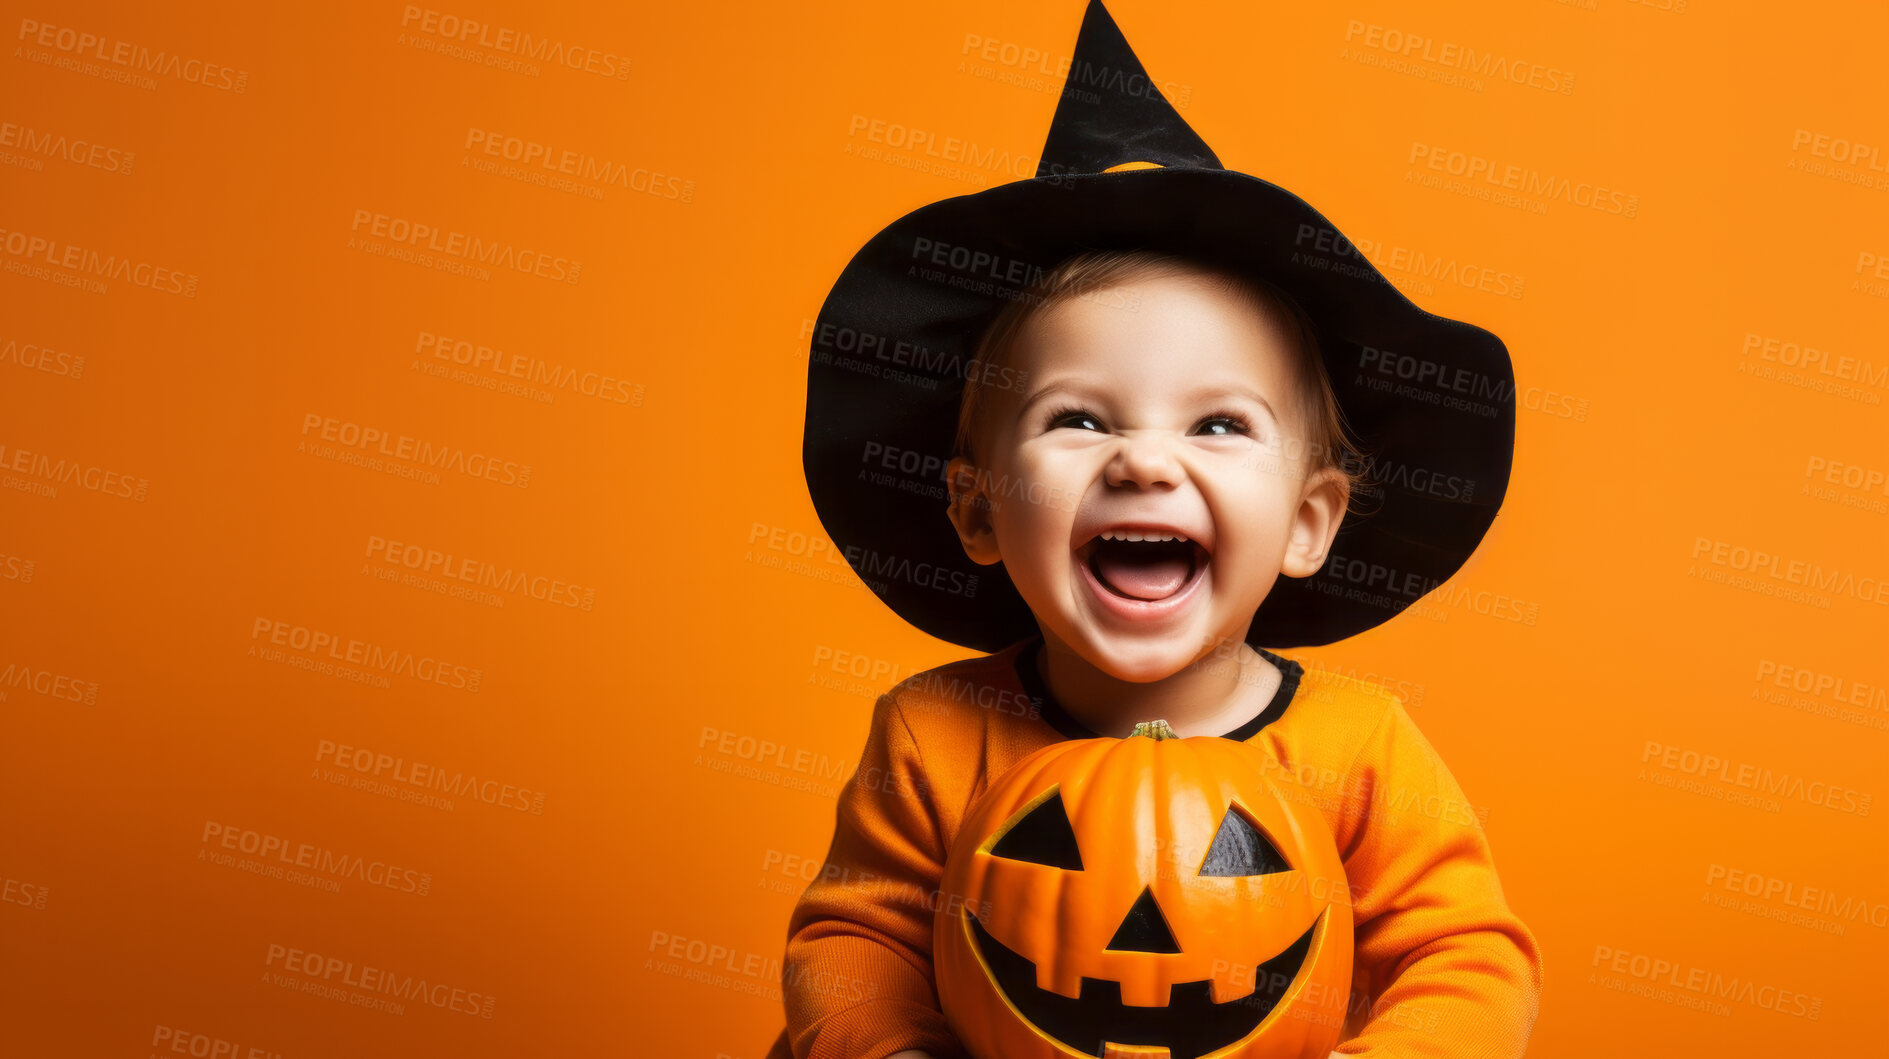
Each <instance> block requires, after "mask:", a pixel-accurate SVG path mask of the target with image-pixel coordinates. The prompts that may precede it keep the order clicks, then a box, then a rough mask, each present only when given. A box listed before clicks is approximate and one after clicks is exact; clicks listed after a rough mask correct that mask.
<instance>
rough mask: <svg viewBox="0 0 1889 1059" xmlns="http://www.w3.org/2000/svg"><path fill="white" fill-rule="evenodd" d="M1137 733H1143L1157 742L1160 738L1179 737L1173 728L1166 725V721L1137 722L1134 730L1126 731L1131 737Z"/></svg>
mask: <svg viewBox="0 0 1889 1059" xmlns="http://www.w3.org/2000/svg"><path fill="white" fill-rule="evenodd" d="M1138 735H1145V736H1147V737H1148V738H1149V739H1153V740H1155V741H1157V742H1158V741H1160V740H1162V739H1179V738H1180V736H1178V735H1176V734H1175V733H1174V729H1172V728H1169V727H1168V723H1167V722H1166V721H1141V722H1138V723H1137V724H1136V725H1135V730H1134V731H1132V732H1130V733H1128V738H1130V739H1133V738H1134V737H1136V736H1138Z"/></svg>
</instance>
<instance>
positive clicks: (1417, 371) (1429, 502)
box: [802, 167, 1515, 651]
mask: <svg viewBox="0 0 1889 1059" xmlns="http://www.w3.org/2000/svg"><path fill="white" fill-rule="evenodd" d="M1097 249H1151V250H1161V251H1167V252H1170V253H1175V254H1179V255H1184V256H1187V257H1191V258H1194V259H1197V260H1202V261H1206V262H1209V263H1212V264H1215V265H1219V266H1223V267H1227V268H1232V269H1237V270H1239V271H1241V272H1243V273H1246V274H1249V275H1252V276H1256V277H1258V278H1260V279H1264V280H1266V281H1267V282H1269V283H1272V284H1273V285H1275V286H1277V287H1279V288H1281V289H1283V290H1284V291H1286V292H1287V293H1289V294H1290V295H1292V296H1293V297H1294V298H1295V299H1297V300H1298V302H1299V303H1300V305H1301V306H1302V307H1303V308H1304V309H1305V311H1306V313H1307V315H1308V316H1310V318H1311V320H1312V323H1313V326H1314V328H1315V329H1316V331H1317V333H1318V336H1319V344H1320V348H1321V351H1322V354H1323V356H1324V359H1325V364H1326V368H1327V372H1328V374H1329V375H1330V377H1331V382H1332V387H1333V390H1334V392H1335V393H1336V395H1337V398H1338V402H1339V405H1340V408H1341V410H1342V412H1343V415H1344V418H1345V421H1346V423H1347V425H1348V426H1349V428H1350V429H1351V432H1352V434H1353V436H1354V438H1355V439H1356V440H1357V441H1358V442H1359V443H1360V445H1361V448H1362V450H1363V452H1364V453H1365V454H1366V457H1367V460H1368V461H1369V462H1368V464H1367V471H1368V472H1369V477H1370V479H1371V480H1370V481H1369V482H1368V483H1367V486H1366V488H1365V490H1364V495H1363V496H1362V497H1360V498H1358V499H1359V501H1360V502H1359V503H1357V505H1356V506H1357V507H1358V509H1359V510H1357V511H1354V512H1352V513H1351V514H1349V515H1347V517H1346V518H1345V520H1344V523H1343V525H1342V526H1341V527H1340V529H1339V531H1338V535H1337V539H1336V542H1335V544H1334V546H1333V549H1332V558H1331V560H1330V561H1328V562H1327V564H1326V566H1325V568H1324V569H1323V570H1321V571H1320V573H1319V574H1317V575H1314V576H1313V577H1310V578H1305V579H1292V578H1283V577H1282V578H1281V579H1280V580H1279V581H1278V582H1277V583H1275V585H1274V586H1273V588H1272V590H1271V592H1270V593H1269V594H1268V596H1267V598H1266V600H1265V602H1264V604H1262V605H1261V607H1260V609H1259V611H1258V613H1257V614H1256V615H1255V616H1254V620H1253V624H1252V627H1251V630H1250V632H1249V634H1248V636H1247V640H1248V642H1249V643H1251V644H1253V645H1254V646H1259V647H1298V646H1308V645H1317V644H1325V643H1330V642H1333V641H1335V640H1340V639H1343V638H1345V637H1347V636H1352V635H1354V634H1356V633H1359V632H1362V631H1364V630H1366V629H1369V628H1371V627H1373V626H1375V625H1378V624H1379V623H1381V622H1383V621H1385V620H1387V619H1389V618H1390V617H1392V616H1394V615H1395V614H1397V613H1398V612H1400V611H1402V610H1403V609H1405V608H1406V607H1408V606H1409V605H1410V604H1412V603H1415V602H1416V601H1417V600H1418V599H1420V598H1422V596H1423V595H1425V594H1427V593H1428V592H1429V591H1431V590H1432V589H1434V588H1435V587H1436V586H1438V585H1439V584H1441V583H1442V582H1443V581H1444V580H1446V579H1448V578H1449V577H1450V576H1451V575H1453V574H1454V573H1456V571H1457V570H1458V569H1460V568H1461V566H1462V564H1463V563H1464V562H1465V561H1466V560H1467V559H1468V557H1469V555H1470V554H1471V553H1472V552H1473V551H1474V550H1475V548H1476V545H1477V544H1478V543H1479V542H1480V541H1481V540H1482V538H1483V536H1484V534H1485V533H1487V532H1488V529H1489V526H1490V524H1491V523H1492V522H1493V521H1494V519H1495V516H1496V512H1497V510H1498V509H1499V508H1500V506H1501V503H1502V498H1503V495H1504V494H1505V493H1506V491H1507V489H1508V479H1509V467H1510V463H1511V460H1512V456H1513V450H1514V439H1515V384H1514V372H1513V368H1512V366H1511V364H1510V361H1509V355H1508V350H1507V349H1506V348H1505V347H1504V346H1503V344H1502V342H1501V340H1499V339H1498V338H1496V336H1495V335H1493V334H1490V333H1489V332H1488V331H1485V330H1483V329H1481V328H1479V327H1475V326H1473V325H1470V324H1467V323H1463V322H1460V321H1456V320H1450V319H1447V318H1444V317H1440V316H1435V315H1432V314H1430V313H1427V312H1424V311H1423V310H1422V309H1420V308H1418V307H1417V306H1416V305H1414V304H1413V303H1412V302H1411V301H1410V300H1409V299H1408V298H1406V297H1404V296H1403V294H1402V293H1401V292H1399V291H1398V290H1397V289H1396V288H1395V287H1393V286H1392V285H1391V284H1390V282H1389V281H1388V280H1386V279H1385V278H1384V277H1383V275H1382V274H1381V273H1379V272H1378V270H1377V269H1376V268H1375V267H1374V266H1373V265H1372V264H1371V263H1370V262H1369V261H1368V260H1366V259H1365V257H1364V256H1363V254H1362V253H1361V252H1359V251H1357V250H1356V249H1355V247H1354V245H1353V244H1351V243H1350V242H1349V241H1347V240H1345V239H1344V237H1343V236H1342V234H1340V233H1339V232H1338V230H1337V227H1336V226H1335V225H1333V224H1332V223H1331V222H1330V221H1328V220H1326V219H1325V217H1323V216H1322V215H1321V214H1319V212H1318V211H1317V210H1314V209H1313V208H1312V207H1311V206H1310V205H1308V204H1307V203H1306V202H1304V201H1303V200H1302V199H1300V198H1299V197H1298V196H1296V195H1294V194H1292V193H1291V192H1289V191H1286V190H1285V189H1283V188H1280V187H1278V186H1276V185H1274V184H1270V183H1268V182H1266V181H1264V180H1260V179H1258V178H1255V177H1252V176H1248V175H1246V174H1244V173H1239V172H1234V171H1231V170H1223V169H1196V168H1181V167H1173V168H1155V169H1140V170H1131V171H1123V172H1116V173H1099V174H1082V175H1072V176H1062V177H1054V178H1042V179H1034V180H1023V181H1017V182H1014V183H1010V184H1004V185H1001V186H999V187H995V188H992V189H990V190H987V191H982V192H979V193H976V194H972V195H964V196H959V197H956V198H950V199H945V200H942V201H939V202H935V203H932V204H930V205H928V206H924V207H921V208H919V209H917V210H914V211H913V212H911V213H909V214H907V215H905V216H904V217H902V218H900V219H899V220H898V221H895V222H894V223H892V224H891V225H889V226H887V227H886V228H885V229H884V230H883V231H881V232H880V233H879V234H878V235H876V236H874V237H873V238H872V240H871V241H869V242H868V243H867V244H866V245H865V246H864V247H863V248H862V249H861V250H860V251H859V253H858V254H856V255H855V256H854V257H853V260H852V261H851V263H849V264H848V265H847V266H846V269H845V271H844V272H842V273H841V275H840V277H839V280H838V281H837V282H836V283H835V284H834V286H833V290H832V292H831V293H830V294H829V295H828V297H827V300H826V303H825V305H824V306H823V307H822V308H821V310H820V315H819V317H818V319H817V321H816V323H815V327H814V332H813V336H812V342H811V349H810V351H809V363H808V370H807V424H806V437H805V443H804V448H803V452H802V457H803V462H804V466H805V470H806V478H807V488H808V491H809V492H810V493H811V495H812V498H813V503H814V507H815V509H816V511H818V513H819V516H820V521H821V523H822V525H823V526H825V528H826V531H827V533H828V534H829V535H830V536H831V538H832V539H833V542H834V543H835V545H837V546H838V547H839V548H840V550H841V551H842V553H843V554H844V555H845V556H846V558H847V560H848V562H850V563H851V564H852V566H853V568H854V569H855V570H856V571H857V572H858V573H859V575H860V576H861V578H862V579H864V580H865V582H866V584H867V585H868V586H869V587H870V588H871V589H872V591H873V592H874V593H875V594H877V595H878V596H879V598H880V599H881V600H883V601H884V602H885V603H886V605H887V606H890V607H891V608H892V609H893V610H894V611H896V612H898V614H899V615H900V616H901V617H903V618H905V619H906V620H907V621H909V622H911V623H912V624H913V625H915V626H917V627H918V628H920V629H923V630H924V631H926V632H928V633H930V634H932V635H934V636H937V637H939V638H941V639H944V640H949V641H951V642H953V643H957V644H962V645H964V646H966V647H973V648H977V649H979V650H984V651H995V650H998V649H1000V648H1002V647H1004V646H1006V645H1008V644H1012V643H1015V642H1016V641H1018V640H1021V639H1024V638H1026V637H1029V636H1033V635H1035V634H1036V633H1037V631H1038V629H1037V625H1036V622H1035V619H1034V618H1033V617H1032V616H1031V614H1030V610H1029V608H1028V607H1027V606H1025V605H1024V602H1023V599H1022V598H1021V597H1020V596H1019V595H1018V594H1017V591H1016V589H1015V587H1014V586H1013V585H1012V584H1011V583H1010V580H1009V577H1008V576H1007V575H1006V574H1005V573H1004V572H1003V568H1002V566H1001V565H999V566H995V567H982V566H978V565H977V564H975V563H973V562H971V561H970V559H969V558H968V557H967V556H966V555H965V554H964V550H963V548H962V546H961V545H960V543H959V541H958V538H957V534H956V532H955V531H954V530H953V529H952V527H951V524H950V522H949V521H948V520H947V518H946V517H945V510H946V503H947V494H946V491H945V482H944V468H945V464H946V462H947V461H948V460H949V459H950V457H951V454H952V443H953V439H954V434H955V430H956V426H957V416H958V405H959V402H960V399H961V396H962V393H963V388H964V383H965V377H966V373H967V372H968V371H970V370H971V358H972V354H973V352H974V349H975V345H976V342H977V339H978V337H979V336H980V335H981V334H982V333H983V331H984V329H985V328H986V326H987V325H988V324H989V323H990V322H991V320H992V319H993V318H994V317H995V316H996V314H997V313H998V311H999V310H1001V309H1002V307H1003V306H1004V305H1005V304H1007V303H1008V302H1009V301H1011V300H1013V299H1015V298H1017V297H1018V296H1020V295H1021V294H1022V293H1023V291H1024V290H1025V289H1026V288H1027V287H1028V286H1029V284H1030V282H1031V281H1032V280H1033V279H1035V278H1037V277H1038V276H1040V275H1041V273H1042V272H1044V271H1046V270H1048V269H1050V268H1053V267H1054V266H1055V265H1056V264H1057V263H1058V262H1060V261H1062V260H1063V259H1065V258H1067V257H1069V256H1071V255H1074V254H1077V253H1081V252H1083V251H1087V250H1097ZM983 383H984V384H985V385H993V384H997V385H1001V384H1002V383H1003V380H1002V379H998V378H986V379H984V380H983ZM1026 499H1027V497H1026Z"/></svg>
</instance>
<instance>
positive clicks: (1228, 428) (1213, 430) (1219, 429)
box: [1194, 415, 1253, 436]
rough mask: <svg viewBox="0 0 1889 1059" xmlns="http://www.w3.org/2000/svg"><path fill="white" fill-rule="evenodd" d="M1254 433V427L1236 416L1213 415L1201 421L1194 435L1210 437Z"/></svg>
mask: <svg viewBox="0 0 1889 1059" xmlns="http://www.w3.org/2000/svg"><path fill="white" fill-rule="evenodd" d="M1252 432H1253V430H1252V427H1250V426H1248V425H1247V422H1246V420H1245V419H1243V418H1241V417H1240V416H1236V415H1211V416H1208V417H1207V418H1205V419H1203V420H1201V421H1200V425H1199V426H1196V427H1195V428H1194V433H1196V434H1207V435H1210V436H1227V435H1233V434H1251V433H1252Z"/></svg>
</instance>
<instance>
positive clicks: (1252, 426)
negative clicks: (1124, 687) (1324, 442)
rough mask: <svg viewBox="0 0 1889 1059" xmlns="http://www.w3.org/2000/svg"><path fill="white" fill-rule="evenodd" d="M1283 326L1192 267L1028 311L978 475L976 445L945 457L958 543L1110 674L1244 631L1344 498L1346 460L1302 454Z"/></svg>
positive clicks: (1311, 559) (1143, 675) (1178, 656)
mask: <svg viewBox="0 0 1889 1059" xmlns="http://www.w3.org/2000/svg"><path fill="white" fill-rule="evenodd" d="M1290 342H1291V339H1290V337H1289V336H1288V333H1287V332H1286V331H1285V330H1284V329H1283V328H1282V327H1281V326H1279V324H1278V323H1276V322H1275V321H1274V320H1272V319H1271V318H1270V317H1269V316H1267V315H1263V314H1261V313H1260V312H1259V311H1257V310H1255V309H1253V308H1251V307H1249V306H1247V305H1246V304H1244V303H1242V302H1241V301H1239V300H1238V299H1237V298H1236V297H1235V296H1234V295H1232V294H1229V293H1223V292H1220V291H1217V290H1215V289H1213V288H1212V287H1211V286H1208V285H1206V284H1204V283H1202V282H1200V280H1199V279H1198V278H1197V277H1195V276H1193V275H1190V274H1181V275H1171V276H1160V277H1135V278H1131V279H1128V280H1125V281H1123V282H1121V283H1119V284H1118V285H1117V286H1116V287H1114V288H1111V290H1110V291H1098V292H1095V296H1093V297H1090V298H1071V299H1068V300H1065V301H1062V302H1059V303H1057V304H1055V305H1053V306H1051V307H1050V308H1048V309H1045V310H1043V311H1041V312H1038V313H1036V314H1035V315H1033V316H1032V317H1031V318H1030V319H1029V320H1028V321H1027V322H1026V323H1025V325H1024V327H1023V329H1022V330H1021V331H1020V332H1019V333H1018V335H1017V337H1016V345H1015V346H1014V347H1013V349H1012V360H1011V363H1012V365H1013V366H1014V367H1015V368H1017V369H1018V370H1019V371H1020V372H1021V373H1025V374H1023V376H1022V377H1024V378H1025V379H1027V380H1028V382H1027V384H1026V385H1025V386H1024V387H1022V388H1021V389H1022V390H1023V392H1005V393H1001V394H995V393H993V394H992V395H991V400H990V402H989V404H988V405H987V406H986V408H985V409H984V415H983V417H982V419H981V420H980V423H979V437H978V438H977V441H976V453H977V456H978V459H979V462H980V463H981V464H982V466H981V467H977V468H975V475H976V477H975V483H976V484H975V486H974V487H973V488H974V490H975V492H972V491H969V490H966V489H965V488H964V487H965V485H967V484H968V483H969V482H970V481H971V477H970V475H971V472H972V471H973V468H972V467H971V465H970V464H969V463H967V462H966V461H962V460H960V461H954V463H953V465H952V467H951V470H950V472H949V474H950V477H951V479H952V482H953V485H954V490H955V491H956V492H957V495H958V496H959V497H960V499H959V500H958V502H955V503H954V504H953V506H952V509H951V518H952V521H953V523H954V524H955V525H956V526H957V527H958V531H959V536H960V537H961V538H962V539H963V541H964V546H965V550H966V551H967V552H968V553H969V554H970V556H971V558H973V559H974V560H976V561H978V562H982V563H994V562H998V561H1001V562H1002V563H1003V564H1004V567H1005V569H1006V570H1007V571H1008V573H1009V575H1010V579H1011V580H1012V581H1013V582H1014V583H1015V584H1016V586H1017V590H1018V591H1019V592H1020V593H1021V594H1022V596H1023V599H1024V601H1025V602H1026V603H1028V604H1029V606H1030V610H1031V611H1032V612H1033V613H1034V614H1035V616H1036V620H1037V623H1038V624H1039V625H1040V626H1041V627H1042V629H1043V633H1044V635H1045V636H1047V637H1053V638H1054V639H1055V640H1058V641H1060V642H1061V643H1063V644H1064V645H1066V646H1068V647H1069V648H1071V649H1072V650H1074V651H1075V652H1076V653H1077V654H1078V655H1080V656H1081V657H1082V658H1083V659H1084V660H1085V661H1087V662H1088V663H1089V664H1091V665H1093V666H1095V667H1096V668H1097V669H1099V670H1101V671H1103V672H1104V673H1107V674H1109V675H1110V676H1112V677H1115V678H1117V679H1121V680H1128V681H1135V682H1147V681H1153V680H1160V679H1163V678H1165V677H1168V676H1172V675H1173V674H1175V673H1177V672H1179V671H1180V670H1182V669H1183V668H1185V667H1186V666H1188V665H1190V664H1191V663H1193V662H1194V661H1196V660H1198V659H1199V658H1201V657H1202V656H1203V655H1205V654H1206V653H1207V652H1209V651H1210V650H1212V649H1213V648H1214V647H1215V646H1216V645H1218V644H1220V643H1238V642H1240V641H1242V640H1244V639H1245V636H1246V631H1247V628H1248V626H1249V625H1250V624H1251V622H1252V618H1253V613H1254V611H1255V610H1257V609H1258V607H1259V604H1260V602H1261V601H1262V600H1264V599H1265V598H1266V594H1267V592H1268V591H1270V590H1271V588H1272V585H1273V582H1274V581H1275V580H1276V579H1277V578H1278V576H1279V575H1280V574H1281V573H1282V572H1283V573H1285V574H1288V575H1290V576H1294V577H1306V576H1309V575H1310V574H1312V573H1315V572H1316V571H1317V570H1318V568H1319V566H1320V565H1321V564H1322V563H1323V562H1324V558H1325V552H1326V550H1327V549H1328V548H1330V546H1331V540H1332V537H1333V535H1334V534H1335V533H1336V532H1337V528H1338V523H1339V520H1340V519H1341V518H1342V516H1343V508H1344V488H1343V486H1342V484H1341V480H1340V476H1339V475H1338V474H1337V473H1336V472H1335V471H1331V470H1318V471H1312V472H1310V473H1308V461H1307V460H1306V458H1305V453H1306V451H1307V447H1306V445H1305V443H1304V437H1305V434H1304V424H1303V423H1301V422H1300V419H1301V414H1300V411H1299V410H1300V408H1301V405H1302V402H1301V400H1300V399H1299V392H1298V385H1299V384H1298V382H1297V381H1296V380H1297V376H1296V374H1295V371H1294V353H1293V350H1292V347H1291V346H1290V345H1289V343H1290ZM977 493H981V495H982V496H983V498H984V499H985V500H986V502H987V503H988V504H989V505H990V507H989V510H988V511H983V510H980V509H979V508H978V507H977V505H976V504H975V503H974V502H973V501H972V497H973V496H975V495H976V494H977ZM1133 537H1141V538H1143V539H1142V540H1141V541H1140V542H1135V541H1133V540H1132V539H1124V538H1133ZM1110 538H1114V539H1113V540H1111V539H1110ZM1148 538H1174V539H1173V540H1167V541H1163V540H1159V539H1156V540H1149V539H1148Z"/></svg>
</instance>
